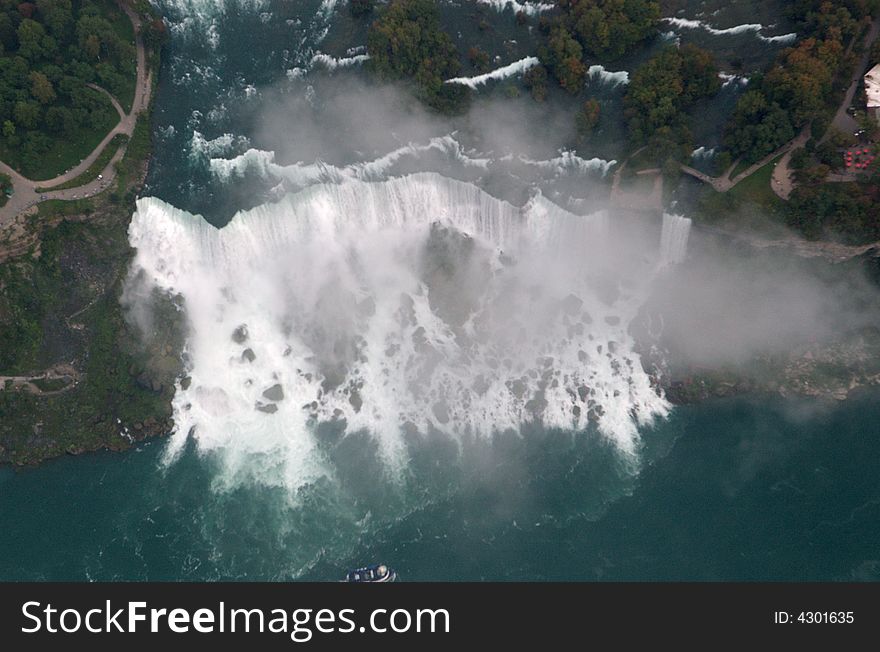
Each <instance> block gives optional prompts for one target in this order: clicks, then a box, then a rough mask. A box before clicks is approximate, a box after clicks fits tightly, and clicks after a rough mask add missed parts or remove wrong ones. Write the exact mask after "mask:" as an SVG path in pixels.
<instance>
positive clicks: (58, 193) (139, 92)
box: [0, 2, 151, 231]
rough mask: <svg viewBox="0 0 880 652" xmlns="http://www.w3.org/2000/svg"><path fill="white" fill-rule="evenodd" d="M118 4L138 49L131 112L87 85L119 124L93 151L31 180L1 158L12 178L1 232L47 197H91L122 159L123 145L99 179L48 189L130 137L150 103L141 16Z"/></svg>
mask: <svg viewBox="0 0 880 652" xmlns="http://www.w3.org/2000/svg"><path fill="white" fill-rule="evenodd" d="M119 7H120V8H121V9H122V10H123V11H124V12H125V14H126V15H127V16H128V18H129V20H130V21H131V24H132V27H133V28H134V34H135V46H136V49H137V82H136V86H135V90H134V101H133V102H132V105H131V111H130V112H129V113H125V111H124V110H123V109H122V107H121V106H120V104H119V102H118V101H117V100H116V98H114V97H113V96H112V95H110V93H108V92H107V91H106V90H104V89H103V88H101V87H100V86H97V85H95V84H89V85H88V86H89V87H90V88H93V89H95V90H97V91H99V92H101V93H104V94H105V95H107V96H108V97H109V98H110V101H111V102H112V104H113V106H114V108H115V109H116V111H117V113H119V123H118V124H117V125H116V126H115V127H114V128H113V129H111V130H110V132H109V133H108V134H107V135H106V136H105V137H104V139H103V140H102V141H101V142H100V143H99V144H98V146H97V147H95V149H94V150H92V153H91V154H89V155H88V156H87V157H85V158H84V159H83V160H82V161H81V162H80V163H79V165H77V166H76V167H74V168H71V169H70V170H68V171H67V172H65V173H64V174H61V175H59V176H57V177H55V178H54V179H47V180H44V181H32V180H31V179H28V178H26V177H24V176H22V175H21V174H19V173H18V172H16V171H15V170H13V169H12V168H11V167H9V166H8V165H6V164H5V163H3V162H2V161H0V172H2V173H3V174H7V175H9V177H10V179H12V187H13V195H12V197H10V198H9V200H8V201H7V202H6V205H5V206H3V207H2V208H0V231H2V230H3V229H4V228H5V227H6V226H8V225H9V224H10V223H11V222H12V221H13V220H14V218H15V217H16V216H17V215H18V214H19V213H21V212H23V211H26V210H27V209H29V208H31V207H32V206H35V205H36V204H38V203H40V202H41V201H46V200H49V199H61V200H73V199H82V198H84V197H92V196H94V195H97V194H98V193H100V192H102V191H103V190H105V189H106V188H107V187H108V186H109V185H110V183H111V182H112V181H113V179H114V178H115V176H116V164H117V163H118V162H119V161H120V160H122V157H123V156H124V155H125V150H126V145H122V146H120V147H119V149H118V150H117V151H116V153H115V154H114V155H113V157H112V158H111V159H110V162H109V163H107V165H106V167H105V168H104V170H103V171H102V172H101V173H100V174H99V177H98V178H95V179H93V180H92V181H90V182H88V183H85V184H83V185H81V186H77V187H75V188H65V189H64V190H51V188H52V187H53V186H60V185H62V184H65V183H67V182H68V181H72V180H74V179H76V178H77V177H79V176H80V175H81V174H83V173H84V172H86V171H87V170H88V169H89V168H90V167H91V166H92V164H93V163H94V162H95V161H96V160H97V159H98V157H99V156H100V155H101V153H102V152H103V151H104V149H105V148H106V147H107V146H108V145H109V143H110V141H111V140H113V138H114V137H115V136H117V135H118V134H124V135H126V136H128V137H129V138H131V135H132V134H133V133H134V128H135V125H137V119H138V116H139V115H140V113H141V112H142V111H145V110H146V109H147V107H148V106H149V104H150V90H151V76H150V74H149V73H148V72H147V60H146V52H145V50H144V42H143V39H142V38H141V29H140V28H141V20H140V17H139V16H138V15H137V14H136V13H135V12H134V11H132V10H131V9H130V8H129V7H128V6H127V5H126V4H125V3H123V2H119ZM37 188H43V189H44V190H43V192H37Z"/></svg>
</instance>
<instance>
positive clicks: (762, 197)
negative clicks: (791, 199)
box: [728, 155, 785, 212]
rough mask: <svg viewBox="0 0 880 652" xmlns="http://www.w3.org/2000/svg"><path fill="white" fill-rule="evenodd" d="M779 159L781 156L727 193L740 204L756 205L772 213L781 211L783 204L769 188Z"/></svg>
mask: <svg viewBox="0 0 880 652" xmlns="http://www.w3.org/2000/svg"><path fill="white" fill-rule="evenodd" d="M781 158H782V155H780V156H777V157H776V158H775V159H773V160H772V161H770V162H769V163H768V164H767V165H765V166H764V167H762V168H760V169H759V170H758V171H757V172H755V173H754V174H753V175H751V176H750V177H747V178H745V179H743V180H742V181H740V182H739V183H738V184H736V185H735V186H734V187H733V188H731V189H730V190H729V191H728V192H730V193H732V194H733V196H734V197H735V198H736V199H737V200H739V201H741V202H748V203H752V204H757V205H758V206H761V207H763V208H766V209H768V210H771V211H773V212H777V211H781V210H782V208H783V206H784V205H785V202H783V201H782V200H781V199H780V198H779V197H777V196H776V193H774V192H773V189H772V188H771V187H770V179H771V177H772V176H773V168H774V167H775V166H776V163H777V162H778V161H779V159H781Z"/></svg>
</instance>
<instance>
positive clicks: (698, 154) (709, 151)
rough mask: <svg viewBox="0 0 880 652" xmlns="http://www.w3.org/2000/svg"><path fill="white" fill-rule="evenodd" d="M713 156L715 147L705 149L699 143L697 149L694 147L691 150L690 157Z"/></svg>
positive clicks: (703, 157) (702, 157)
mask: <svg viewBox="0 0 880 652" xmlns="http://www.w3.org/2000/svg"><path fill="white" fill-rule="evenodd" d="M713 156H715V148H714V147H712V148H710V149H706V148H705V147H703V146H702V145H701V146H700V147H697V149H695V150H694V151H693V152H691V158H696V159H707V158H712V157H713Z"/></svg>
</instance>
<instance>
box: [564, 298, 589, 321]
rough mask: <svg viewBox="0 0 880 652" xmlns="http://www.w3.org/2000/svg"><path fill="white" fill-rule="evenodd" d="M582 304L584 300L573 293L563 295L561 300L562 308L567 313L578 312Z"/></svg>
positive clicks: (575, 313)
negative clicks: (563, 297)
mask: <svg viewBox="0 0 880 652" xmlns="http://www.w3.org/2000/svg"><path fill="white" fill-rule="evenodd" d="M583 305H584V302H583V301H582V300H581V299H580V297H578V296H575V295H574V294H569V295H568V296H567V297H565V299H563V300H562V309H563V310H564V311H565V314H567V315H572V316H575V315H577V314H579V313H580V311H581V307H582V306H583Z"/></svg>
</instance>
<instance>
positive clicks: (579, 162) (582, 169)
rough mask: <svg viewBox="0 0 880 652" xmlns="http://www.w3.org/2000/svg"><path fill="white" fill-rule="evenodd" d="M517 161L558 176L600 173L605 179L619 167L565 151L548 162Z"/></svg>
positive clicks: (612, 162)
mask: <svg viewBox="0 0 880 652" xmlns="http://www.w3.org/2000/svg"><path fill="white" fill-rule="evenodd" d="M517 160H518V161H520V162H521V163H524V164H526V165H530V166H533V167H536V168H538V169H540V170H545V171H548V170H549V171H552V172H555V173H556V175H558V176H569V175H571V174H593V173H596V172H598V173H600V174H601V175H602V176H603V177H604V176H605V175H607V174H608V171H609V170H610V169H611V168H612V167H614V166H615V165H617V161H615V160H611V161H607V160H605V159H601V158H597V157H594V158H591V159H585V158H581V157H580V156H578V155H577V154H575V153H574V152H572V151H570V150H563V151H562V152H560V154H559V156H557V157H555V158H551V159H547V160H546V161H536V160H534V159H530V158H527V157H524V156H518V157H517Z"/></svg>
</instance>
